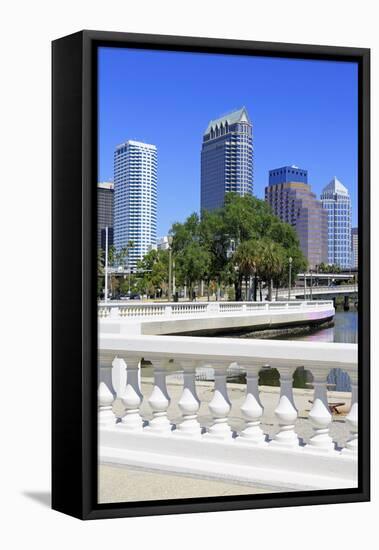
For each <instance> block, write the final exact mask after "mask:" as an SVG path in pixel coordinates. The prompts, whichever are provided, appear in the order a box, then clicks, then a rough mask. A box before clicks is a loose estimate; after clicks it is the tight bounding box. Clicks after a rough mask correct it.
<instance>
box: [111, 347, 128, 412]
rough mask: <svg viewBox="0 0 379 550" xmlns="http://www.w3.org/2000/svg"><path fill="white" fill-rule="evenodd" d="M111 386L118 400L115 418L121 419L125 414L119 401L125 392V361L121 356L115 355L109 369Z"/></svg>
mask: <svg viewBox="0 0 379 550" xmlns="http://www.w3.org/2000/svg"><path fill="white" fill-rule="evenodd" d="M111 379H112V387H113V390H114V392H115V394H116V399H117V400H118V403H117V404H118V406H116V407H115V414H116V416H117V418H119V419H121V418H122V417H123V416H124V415H125V410H124V409H123V410H121V406H120V401H121V403H122V397H123V395H124V394H125V390H126V384H127V372H126V363H125V361H124V359H122V358H121V357H115V358H114V359H113V361H112V370H111Z"/></svg>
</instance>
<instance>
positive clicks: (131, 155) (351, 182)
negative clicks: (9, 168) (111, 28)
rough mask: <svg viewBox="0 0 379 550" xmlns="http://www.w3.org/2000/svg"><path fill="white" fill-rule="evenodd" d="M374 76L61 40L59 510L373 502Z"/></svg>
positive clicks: (281, 61)
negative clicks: (371, 179) (371, 102)
mask: <svg viewBox="0 0 379 550" xmlns="http://www.w3.org/2000/svg"><path fill="white" fill-rule="evenodd" d="M369 60H370V52H369V50H367V49H360V48H346V47H336V46H333V47H331V46H315V45H312V46H310V45H299V44H279V43H277V44H276V43H265V42H249V41H238V40H218V39H208V38H188V37H174V36H153V35H142V34H129V33H125V34H124V33H113V32H99V31H82V32H79V33H76V34H73V35H70V36H66V37H64V38H61V39H58V40H56V41H54V42H53V175H52V176H53V204H52V207H53V357H52V363H53V387H52V393H53V400H52V428H53V433H52V436H53V445H52V464H53V470H52V497H53V498H52V502H53V504H52V506H53V508H54V509H55V510H58V511H61V512H64V513H67V514H70V515H73V516H75V517H78V518H81V519H96V518H113V517H122V516H140V515H151V514H176V513H187V512H202V511H217V510H238V509H246V508H262V507H278V506H294V505H296V506H298V505H309V504H326V503H340V502H358V501H366V500H369V494H370V493H369V483H370V447H369V444H370V371H369V369H370V358H369V357H370V356H369V343H370V342H369V338H370V336H369V334H370V325H369V317H370V279H369V248H370V235H369V219H370V209H369V204H370V188H369V177H370V143H369V139H370V134H369V131H370V111H369V109H370V105H369V100H370V96H369V89H370V80H369V71H370V68H369Z"/></svg>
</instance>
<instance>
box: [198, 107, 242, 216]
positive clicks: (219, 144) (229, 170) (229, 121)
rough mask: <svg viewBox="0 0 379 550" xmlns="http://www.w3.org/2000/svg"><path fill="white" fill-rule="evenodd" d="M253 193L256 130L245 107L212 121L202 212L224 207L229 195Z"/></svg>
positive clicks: (203, 171)
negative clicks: (226, 196)
mask: <svg viewBox="0 0 379 550" xmlns="http://www.w3.org/2000/svg"><path fill="white" fill-rule="evenodd" d="M231 191H232V192H234V193H238V194H239V195H241V196H243V195H247V194H252V192H253V128H252V124H251V122H250V119H249V115H248V112H247V110H246V108H245V107H243V108H242V109H239V110H237V111H233V112H231V113H229V114H227V115H225V116H222V117H220V118H217V119H216V120H211V121H210V122H209V124H208V127H207V129H206V130H205V132H204V135H203V145H202V150H201V202H200V208H201V210H204V209H206V210H212V209H214V208H219V207H221V206H223V204H224V197H225V193H228V192H231Z"/></svg>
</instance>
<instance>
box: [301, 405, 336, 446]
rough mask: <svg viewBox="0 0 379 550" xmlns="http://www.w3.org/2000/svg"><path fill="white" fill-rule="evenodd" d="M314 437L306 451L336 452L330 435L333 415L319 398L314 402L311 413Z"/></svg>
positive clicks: (310, 418)
mask: <svg viewBox="0 0 379 550" xmlns="http://www.w3.org/2000/svg"><path fill="white" fill-rule="evenodd" d="M309 420H310V422H311V424H312V427H313V430H314V435H313V436H312V437H311V439H310V440H309V444H308V445H307V446H306V447H305V449H306V450H313V449H317V450H320V451H334V443H333V439H332V438H331V437H330V435H329V425H330V423H331V421H332V415H331V414H330V412H329V410H328V409H327V408H326V407H325V404H324V403H323V401H321V399H320V398H319V397H317V398H316V399H314V400H313V407H312V409H311V411H310V413H309Z"/></svg>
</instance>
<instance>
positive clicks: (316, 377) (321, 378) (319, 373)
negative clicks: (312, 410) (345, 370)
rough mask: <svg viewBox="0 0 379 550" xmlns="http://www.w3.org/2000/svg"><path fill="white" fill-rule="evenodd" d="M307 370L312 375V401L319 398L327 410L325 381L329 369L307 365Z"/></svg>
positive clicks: (326, 381)
mask: <svg viewBox="0 0 379 550" xmlns="http://www.w3.org/2000/svg"><path fill="white" fill-rule="evenodd" d="M309 370H310V371H311V373H312V376H313V387H314V396H313V401H314V402H315V401H316V399H320V400H321V401H322V402H323V403H324V405H325V407H326V409H327V410H329V405H328V394H327V383H328V374H329V369H327V368H325V367H313V366H312V367H309Z"/></svg>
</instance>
